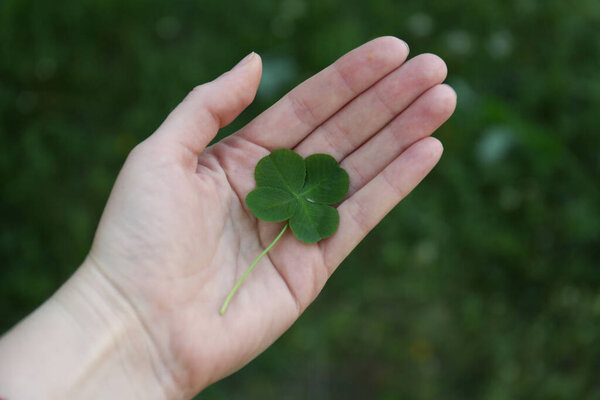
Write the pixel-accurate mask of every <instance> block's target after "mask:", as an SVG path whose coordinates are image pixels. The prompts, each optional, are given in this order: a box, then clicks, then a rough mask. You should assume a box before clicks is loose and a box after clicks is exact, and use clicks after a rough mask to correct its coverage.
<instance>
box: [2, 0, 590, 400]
mask: <svg viewBox="0 0 600 400" xmlns="http://www.w3.org/2000/svg"><path fill="white" fill-rule="evenodd" d="M379 35H395V36H398V37H401V38H403V39H405V40H406V41H407V42H408V43H409V44H410V46H411V51H412V54H413V55H416V54H418V53H421V52H434V53H437V54H439V55H440V56H442V57H443V58H444V59H445V60H446V61H447V64H448V67H449V71H450V73H449V77H448V82H449V83H450V84H451V85H453V86H454V87H455V89H456V90H457V92H458V98H459V101H458V109H457V111H456V114H455V116H454V117H453V118H452V119H451V120H450V121H449V123H448V124H446V125H445V126H444V127H443V128H442V129H440V131H439V132H438V133H437V134H436V135H437V136H438V137H439V138H441V140H442V141H443V142H444V144H445V149H446V150H445V155H444V157H443V158H442V161H441V162H440V164H439V166H438V167H437V168H436V169H435V171H434V172H433V173H432V174H431V176H430V177H428V178H427V179H426V180H425V181H424V183H423V184H422V185H421V186H420V187H419V188H418V189H417V190H416V191H415V192H414V193H413V194H411V195H410V196H409V197H408V198H407V199H406V200H405V201H404V202H402V204H401V205H400V206H399V207H397V208H396V209H395V210H394V211H393V212H392V213H391V214H390V215H389V216H388V217H387V219H385V220H384V222H383V223H382V224H381V225H380V226H379V227H378V228H377V229H375V230H374V231H373V232H372V233H371V234H370V235H369V236H368V237H367V238H366V239H365V240H364V241H363V243H362V244H361V245H360V246H359V247H358V249H357V250H356V251H355V252H354V253H353V255H352V256H351V257H349V258H348V260H347V261H346V262H345V263H344V265H343V266H342V268H340V269H339V270H338V271H337V272H336V273H335V274H334V276H333V277H332V279H331V281H330V282H329V284H328V286H327V288H326V290H325V291H324V292H323V294H322V295H321V296H320V297H319V298H318V299H317V301H316V302H315V303H314V305H312V306H311V307H310V308H309V309H308V311H307V312H306V313H305V314H304V315H303V316H302V317H301V318H300V320H299V321H298V322H297V323H296V324H295V325H294V326H293V328H292V329H291V330H290V331H289V332H288V333H286V334H285V335H284V336H283V337H282V338H281V339H280V340H279V341H278V342H277V343H276V344H275V345H274V346H272V347H271V348H270V349H269V350H267V351H266V352H265V353H264V354H263V355H261V356H260V357H259V358H258V359H256V360H255V361H254V362H252V363H251V364H250V365H248V366H247V367H245V368H244V369H243V370H242V371H240V372H239V373H237V374H235V375H234V376H232V377H230V378H228V379H226V380H224V381H222V382H220V383H218V384H216V385H214V386H212V387H210V388H209V389H207V390H206V391H205V392H204V393H202V394H201V395H200V396H199V398H200V399H304V398H311V399H338V398H344V399H365V398H373V399H486V400H496V399H600V378H599V377H600V291H599V290H598V288H599V287H600V272H599V270H598V268H599V261H598V260H599V258H600V240H599V238H600V206H599V205H600V190H599V188H598V187H599V183H600V179H599V176H600V136H599V135H598V133H599V129H598V122H597V120H598V115H600V2H598V0H578V1H565V0H503V1H476V0H470V1H467V0H455V1H441V0H439V1H424V0H405V1H393V0H371V1H349V0H346V1H342V0H283V1H266V0H254V1H238V2H235V3H227V2H216V1H199V0H198V1H182V0H173V1H169V2H165V1H158V0H148V1H125V0H118V1H117V0H97V1H62V2H50V1H45V2H42V1H25V0H1V1H0V182H1V184H0V188H1V189H0V190H1V195H2V201H1V205H0V218H1V222H0V224H1V225H0V228H1V229H0V332H4V331H5V330H6V329H8V328H9V327H10V326H11V325H13V324H14V323H16V322H17V321H18V320H19V319H20V318H22V317H23V316H25V315H26V314H27V313H28V312H30V311H31V310H32V309H33V308H35V307H36V306H37V305H39V304H40V303H41V302H42V301H43V300H44V299H45V298H47V297H48V296H49V295H51V293H52V292H53V291H54V290H56V288H57V287H58V286H59V285H60V284H61V283H62V282H63V281H64V280H65V279H66V278H67V277H68V276H69V275H70V274H71V273H72V272H73V270H74V269H75V268H76V267H77V266H78V264H79V263H80V262H81V261H82V259H83V258H84V256H85V254H86V252H87V251H88V248H89V245H90V243H91V239H92V235H93V232H94V229H95V226H96V223H97V221H98V219H99V216H100V214H101V212H102V208H103V205H104V203H105V201H106V199H107V196H108V194H109V191H110V188H111V185H112V183H113V181H114V179H115V177H116V174H117V172H118V170H119V168H120V166H121V164H122V163H123V161H124V159H125V157H126V155H127V153H128V152H129V150H130V149H131V148H132V147H133V146H134V145H135V144H136V143H137V142H139V141H140V140H142V139H144V138H145V137H146V136H147V135H149V134H150V133H151V132H152V131H153V130H154V129H155V128H156V127H157V126H158V124H159V123H160V122H161V120H162V119H163V118H164V117H165V116H166V114H167V113H168V112H169V111H170V110H171V109H172V108H173V107H174V106H175V105H176V104H177V103H178V102H179V100H180V99H181V98H182V97H183V96H184V95H185V94H186V93H187V92H188V91H189V90H190V89H191V88H192V87H193V86H194V85H197V84H199V83H202V82H204V81H206V80H210V79H212V78H214V77H215V76H217V75H218V74H220V73H221V72H223V71H225V70H227V69H229V68H230V67H231V66H232V65H233V64H235V63H236V62H237V61H238V60H239V59H240V58H242V57H243V56H244V55H246V54H247V53H248V52H250V51H257V52H258V53H260V54H261V55H262V57H263V60H264V74H263V82H262V84H261V87H260V89H259V93H258V96H257V100H256V101H255V103H254V104H253V105H251V106H250V108H249V109H248V110H247V111H246V112H245V113H244V114H243V115H242V117H241V118H239V119H238V120H237V121H236V122H235V123H234V124H233V125H232V126H231V127H228V128H227V129H225V130H224V131H223V132H222V134H223V135H226V134H229V133H231V132H233V131H235V130H236V129H237V128H239V127H241V126H242V125H243V124H244V123H246V122H247V121H249V120H250V119H251V118H252V117H253V116H255V115H257V114H258V113H259V112H261V111H262V110H264V109H265V108H266V107H268V106H269V105H270V104H272V103H273V102H274V101H275V100H276V99H277V98H279V97H280V96H281V95H283V94H284V93H285V92H287V91H288V90H289V89H290V88H292V87H293V86H294V85H296V84H297V83H299V82H301V81H302V80H304V79H305V78H307V77H309V76H310V75H312V74H313V73H315V72H317V71H318V70H320V69H322V68H323V67H325V66H326V65H328V64H329V63H331V62H332V61H334V60H335V59H336V58H337V57H338V56H340V55H342V54H343V53H344V52H346V51H348V50H350V49H352V48H354V47H356V46H358V45H360V44H362V43H363V42H365V41H367V40H369V39H371V38H374V37H376V36H379Z"/></svg>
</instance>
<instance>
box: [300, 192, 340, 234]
mask: <svg viewBox="0 0 600 400" xmlns="http://www.w3.org/2000/svg"><path fill="white" fill-rule="evenodd" d="M299 203H300V204H299V206H298V208H297V209H296V212H295V213H294V216H293V217H292V218H291V219H290V228H292V232H294V235H296V237H297V238H298V239H300V240H301V241H302V242H304V243H316V242H318V241H319V240H321V239H323V238H326V237H329V236H331V235H333V234H334V233H335V231H336V230H337V228H338V225H339V224H340V216H339V214H338V212H337V210H336V209H335V208H333V207H330V206H326V205H323V204H317V203H311V202H310V201H308V200H306V199H302V200H300V202H299Z"/></svg>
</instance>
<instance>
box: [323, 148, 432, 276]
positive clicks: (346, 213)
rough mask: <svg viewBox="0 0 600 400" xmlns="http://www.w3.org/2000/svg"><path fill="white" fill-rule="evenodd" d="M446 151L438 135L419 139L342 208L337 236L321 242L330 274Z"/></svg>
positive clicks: (339, 208)
mask: <svg viewBox="0 0 600 400" xmlns="http://www.w3.org/2000/svg"><path fill="white" fill-rule="evenodd" d="M442 151H443V148H442V144H441V143H440V142H439V140H437V139H435V138H432V137H428V138H425V139H422V140H420V141H418V142H416V143H415V144H413V145H412V146H411V147H409V148H408V149H406V151H405V152H404V153H402V154H401V155H400V156H398V157H397V158H396V159H395V160H394V161H392V163H391V164H389V165H388V166H387V167H386V168H385V169H384V170H383V171H382V172H380V173H379V174H378V175H377V176H376V177H375V178H373V179H372V180H371V181H370V182H369V183H367V184H366V185H365V186H364V187H363V188H361V189H360V190H359V191H358V192H356V193H355V194H354V195H352V196H351V197H349V198H348V199H347V200H345V201H344V202H343V203H342V204H341V205H340V206H339V207H338V211H339V213H340V225H339V228H338V230H337V232H336V234H335V235H333V236H332V237H330V238H328V239H325V240H324V241H322V242H321V248H322V251H323V257H324V260H325V265H326V266H327V268H328V269H329V272H330V273H332V272H333V271H334V270H335V268H337V266H338V265H339V264H340V263H341V262H342V260H344V258H346V256H348V254H350V252H351V251H352V249H354V247H356V245H358V243H359V242H360V241H361V240H362V239H363V238H364V237H365V236H366V235H367V233H369V232H370V231H371V229H373V228H374V227H375V225H377V224H378V223H379V221H381V219H383V217H384V216H385V215H386V214H387V213H388V212H390V211H391V210H392V208H394V206H395V205H396V204H398V202H400V200H402V199H403V198H404V197H405V196H406V195H407V194H408V193H410V191H411V190H413V189H414V188H415V186H417V184H418V183H419V182H421V180H423V178H425V176H426V175H427V174H428V173H429V171H431V169H432V168H433V167H434V166H435V164H436V163H437V162H438V160H439V159H440V156H441V155H442Z"/></svg>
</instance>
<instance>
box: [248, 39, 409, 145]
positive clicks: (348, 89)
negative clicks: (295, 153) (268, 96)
mask: <svg viewBox="0 0 600 400" xmlns="http://www.w3.org/2000/svg"><path fill="white" fill-rule="evenodd" d="M407 55H408V46H407V45H406V43H405V42H404V41H402V40H400V39H397V38H395V37H380V38H377V39H374V40H372V41H370V42H368V43H366V44H364V45H362V46H360V47H359V48H357V49H354V50H353V51H351V52H349V53H348V54H346V55H344V56H343V57H341V58H340V59H338V60H337V61H336V62H335V63H333V64H332V65H330V66H329V67H327V68H325V69H324V70H323V71H321V72H319V73H318V74H317V75H315V76H313V77H312V78H310V79H308V80H307V81H305V82H304V83H302V84H301V85H299V86H297V87H296V88H295V89H293V90H292V91H291V92H289V93H288V94H287V95H285V96H284V97H283V98H281V100H279V101H278V102H277V103H275V104H274V105H273V106H272V107H271V108H269V109H268V110H266V111H265V112H264V113H262V114H261V115H259V116H258V117H257V118H255V119H254V120H253V121H252V122H250V123H249V124H248V125H246V126H245V127H244V128H242V130H240V132H239V133H238V134H239V135H240V136H241V137H243V138H245V139H247V140H249V141H251V142H253V143H256V144H258V145H260V146H263V147H266V148H268V149H269V150H274V149H276V148H282V147H285V148H291V147H294V146H295V145H296V144H297V143H299V142H300V141H301V140H302V139H303V138H304V137H305V136H306V135H308V134H309V133H310V132H312V131H313V130H314V129H315V128H316V127H317V126H319V125H320V124H321V123H323V121H325V120H326V119H328V118H329V117H330V116H331V115H333V114H335V113H336V112H337V111H338V110H339V109H340V108H342V107H343V106H344V105H345V104H346V103H348V102H349V101H350V100H352V99H353V98H354V97H356V96H357V95H359V94H360V93H362V92H363V91H364V90H366V89H367V88H369V87H370V86H372V85H373V84H374V83H375V82H377V81H378V80H380V79H381V78H383V77H384V76H386V75H387V74H388V73H390V72H391V71H393V70H394V69H396V68H398V67H399V66H400V65H401V64H402V63H403V62H404V60H405V59H406V57H407Z"/></svg>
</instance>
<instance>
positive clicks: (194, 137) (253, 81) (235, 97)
mask: <svg viewBox="0 0 600 400" xmlns="http://www.w3.org/2000/svg"><path fill="white" fill-rule="evenodd" d="M261 71H262V64H261V60H260V56H259V55H258V54H256V53H251V54H249V55H248V56H246V58H244V59H243V60H242V61H240V62H239V63H238V64H237V65H236V66H235V67H234V68H233V69H231V70H230V71H228V72H226V73H224V74H223V75H221V76H219V77H218V78H217V79H215V80H214V81H212V82H208V83H205V84H203V85H200V86H197V87H196V88H194V89H193V90H192V91H191V92H190V93H189V94H188V95H187V96H186V97H185V99H183V101H182V102H181V103H180V104H179V105H178V106H177V108H175V109H174V110H173V111H172V112H171V114H169V116H168V117H167V119H166V120H165V121H164V122H163V124H162V125H161V126H160V127H159V128H158V130H157V131H156V132H155V134H154V135H153V136H155V137H157V138H161V139H164V140H167V141H172V142H175V143H178V144H181V145H183V146H184V147H185V148H187V149H189V150H191V151H192V152H193V153H194V154H199V153H200V152H202V150H204V148H205V147H206V146H207V145H208V143H209V142H210V141H211V140H212V139H213V138H214V137H215V135H216V134H217V132H218V130H219V128H222V127H223V126H225V125H227V124H229V123H230V122H231V121H233V119H234V118H235V117H237V116H238V115H239V114H240V113H241V112H242V111H243V110H244V109H245V108H246V107H247V106H248V105H249V104H250V103H251V102H252V100H253V99H254V96H255V94H256V90H257V89H258V84H259V82H260V76H261Z"/></svg>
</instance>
